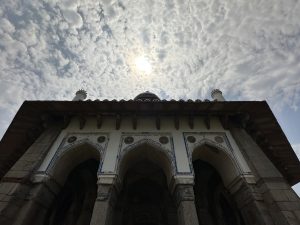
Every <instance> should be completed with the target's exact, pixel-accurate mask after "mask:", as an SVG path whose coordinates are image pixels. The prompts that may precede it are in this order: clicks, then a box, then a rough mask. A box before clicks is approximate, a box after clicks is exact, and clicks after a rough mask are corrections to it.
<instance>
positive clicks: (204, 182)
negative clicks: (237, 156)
mask: <svg viewBox="0 0 300 225" xmlns="http://www.w3.org/2000/svg"><path fill="white" fill-rule="evenodd" d="M192 162H193V170H194V175H195V184H194V192H195V204H196V210H197V215H198V219H199V224H205V225H244V224H245V223H244V221H243V218H242V216H241V213H240V211H239V209H238V207H237V205H236V203H235V201H234V198H233V196H232V195H231V193H230V192H229V190H228V189H227V188H228V187H229V186H230V184H231V183H232V182H233V181H234V180H235V179H236V178H238V177H239V176H240V175H241V172H240V171H239V169H238V167H237V165H236V164H235V162H234V159H233V158H232V157H231V156H230V155H229V154H228V153H227V152H226V149H223V148H221V147H215V146H213V145H211V144H210V143H202V144H199V145H198V146H196V148H195V149H194V151H193V152H192Z"/></svg>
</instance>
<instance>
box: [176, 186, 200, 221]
mask: <svg viewBox="0 0 300 225" xmlns="http://www.w3.org/2000/svg"><path fill="white" fill-rule="evenodd" d="M174 197H175V201H176V205H177V212H178V223H179V225H199V222H198V217H197V211H196V206H195V195H194V189H193V186H192V185H186V184H178V185H177V186H176V188H175V192H174Z"/></svg>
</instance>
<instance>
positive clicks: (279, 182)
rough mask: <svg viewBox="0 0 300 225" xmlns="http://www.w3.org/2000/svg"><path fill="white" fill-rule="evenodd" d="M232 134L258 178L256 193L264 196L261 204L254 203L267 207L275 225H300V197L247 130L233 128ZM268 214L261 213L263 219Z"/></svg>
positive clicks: (258, 202) (255, 187) (259, 202)
mask: <svg viewBox="0 0 300 225" xmlns="http://www.w3.org/2000/svg"><path fill="white" fill-rule="evenodd" d="M230 131H231V134H232V136H233V137H234V139H235V141H236V143H237V145H238V146H239V149H240V150H241V152H242V154H244V156H245V158H246V159H247V160H248V163H249V165H251V166H252V169H253V170H254V171H253V172H255V173H256V176H257V178H258V182H257V183H256V185H254V189H255V190H256V192H257V193H259V195H260V196H261V201H255V202H254V203H255V204H256V205H262V204H265V205H266V208H267V210H268V212H269V214H270V215H271V218H272V221H273V223H274V224H280V225H291V224H300V220H299V217H298V214H299V212H300V200H299V197H298V196H297V195H296V194H295V192H294V191H293V190H292V188H291V187H290V185H288V183H287V182H286V181H285V179H284V178H283V176H282V174H281V173H280V172H279V171H278V170H277V168H276V167H275V166H274V165H273V164H272V162H271V161H270V160H269V159H268V157H267V156H266V155H265V154H264V152H263V151H262V150H261V149H260V147H259V146H258V145H257V144H256V143H255V141H254V140H253V139H252V138H251V137H250V135H248V133H247V132H246V131H245V130H244V129H241V128H231V130H230ZM267 210H266V211H267ZM266 213H267V212H265V211H261V214H262V215H265V214H266ZM265 224H272V223H265Z"/></svg>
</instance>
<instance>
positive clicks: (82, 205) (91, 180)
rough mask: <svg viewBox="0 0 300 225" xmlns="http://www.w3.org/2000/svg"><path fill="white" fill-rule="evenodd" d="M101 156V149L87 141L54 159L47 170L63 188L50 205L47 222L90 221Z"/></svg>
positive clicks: (54, 224) (59, 224) (63, 224)
mask: <svg viewBox="0 0 300 225" xmlns="http://www.w3.org/2000/svg"><path fill="white" fill-rule="evenodd" d="M100 159H101V154H100V151H99V150H98V149H96V148H95V147H94V146H92V145H90V144H89V143H83V144H80V145H77V146H74V147H72V148H70V149H68V150H66V151H65V152H64V153H63V154H61V155H59V157H58V158H57V159H56V160H55V161H54V162H53V163H52V165H51V166H50V167H49V169H48V171H47V172H48V174H49V175H50V176H51V177H52V178H53V179H54V180H55V181H56V182H57V183H58V184H60V185H61V189H60V191H59V192H58V193H57V194H56V196H55V199H54V201H52V204H51V205H49V208H48V211H47V215H46V217H45V218H44V222H43V224H44V225H86V224H90V221H91V217H92V213H93V208H94V203H95V200H96V197H97V171H98V167H99V162H100Z"/></svg>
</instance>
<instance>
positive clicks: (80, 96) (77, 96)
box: [72, 89, 87, 101]
mask: <svg viewBox="0 0 300 225" xmlns="http://www.w3.org/2000/svg"><path fill="white" fill-rule="evenodd" d="M86 97H87V93H86V91H85V90H83V89H79V90H78V91H77V92H76V94H75V97H74V98H73V100H72V101H83V100H84V99H86Z"/></svg>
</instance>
